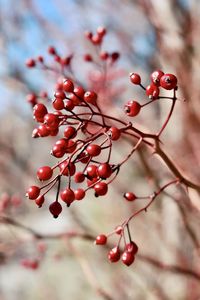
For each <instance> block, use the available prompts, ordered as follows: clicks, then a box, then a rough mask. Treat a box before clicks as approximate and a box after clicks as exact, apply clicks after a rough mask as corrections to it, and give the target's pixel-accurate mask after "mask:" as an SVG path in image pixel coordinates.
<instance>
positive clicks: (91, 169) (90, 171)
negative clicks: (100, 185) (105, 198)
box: [86, 165, 97, 179]
mask: <svg viewBox="0 0 200 300" xmlns="http://www.w3.org/2000/svg"><path fill="white" fill-rule="evenodd" d="M86 176H87V178H89V179H92V178H96V177H97V166H96V165H89V166H88V167H87V169H86Z"/></svg>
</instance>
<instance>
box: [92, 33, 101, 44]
mask: <svg viewBox="0 0 200 300" xmlns="http://www.w3.org/2000/svg"><path fill="white" fill-rule="evenodd" d="M91 41H92V43H93V44H94V45H100V44H101V42H102V37H101V36H100V35H98V34H95V35H93V36H92V38H91Z"/></svg>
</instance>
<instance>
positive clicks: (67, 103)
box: [65, 99, 75, 111]
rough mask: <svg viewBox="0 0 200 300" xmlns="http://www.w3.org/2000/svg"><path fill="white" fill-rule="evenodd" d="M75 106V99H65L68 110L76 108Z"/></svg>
mask: <svg viewBox="0 0 200 300" xmlns="http://www.w3.org/2000/svg"><path fill="white" fill-rule="evenodd" d="M74 106H75V105H74V102H73V100H71V99H67V100H66V101H65V108H66V110H69V111H71V110H73V109H74Z"/></svg>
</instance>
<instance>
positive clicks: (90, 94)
mask: <svg viewBox="0 0 200 300" xmlns="http://www.w3.org/2000/svg"><path fill="white" fill-rule="evenodd" d="M84 100H85V101H86V102H88V103H90V104H92V105H96V100H97V94H96V93H95V92H94V91H87V92H85V94H84Z"/></svg>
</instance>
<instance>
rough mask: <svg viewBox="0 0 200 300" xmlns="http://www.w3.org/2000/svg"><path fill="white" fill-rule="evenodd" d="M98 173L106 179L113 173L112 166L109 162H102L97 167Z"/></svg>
mask: <svg viewBox="0 0 200 300" xmlns="http://www.w3.org/2000/svg"><path fill="white" fill-rule="evenodd" d="M97 174H98V175H99V177H101V178H103V179H106V178H108V177H110V175H111V174H112V168H111V166H110V165H109V164H108V163H103V164H100V165H99V166H98V168H97Z"/></svg>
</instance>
